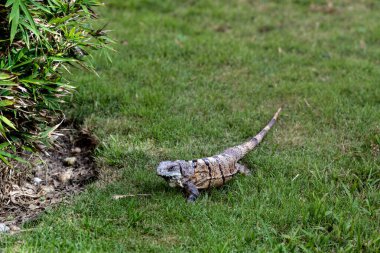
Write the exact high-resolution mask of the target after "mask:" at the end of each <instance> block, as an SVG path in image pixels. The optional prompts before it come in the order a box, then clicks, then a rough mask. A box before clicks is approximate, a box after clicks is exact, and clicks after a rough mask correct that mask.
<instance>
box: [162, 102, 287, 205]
mask: <svg viewBox="0 0 380 253" xmlns="http://www.w3.org/2000/svg"><path fill="white" fill-rule="evenodd" d="M280 111H281V108H280V109H278V111H277V112H276V114H275V115H274V116H273V118H272V119H271V121H269V123H268V125H266V126H265V127H264V129H263V130H261V131H260V133H258V134H257V135H256V136H255V137H253V138H251V139H250V140H248V141H246V142H244V143H243V144H240V145H237V146H234V147H232V148H229V149H226V150H225V151H223V152H222V153H220V154H218V155H215V156H211V157H206V158H201V159H195V160H192V161H184V160H177V161H163V162H161V163H160V164H159V165H158V167H157V175H159V176H161V177H162V178H164V179H165V180H166V181H167V182H168V183H169V186H171V187H181V188H183V189H185V192H186V194H187V200H188V201H189V202H193V201H195V200H196V199H197V197H198V196H199V189H209V188H211V187H218V186H222V185H224V184H225V183H226V182H227V181H229V180H230V179H231V178H232V177H233V176H234V175H235V174H237V173H243V174H249V170H248V169H247V168H246V167H245V166H244V165H241V164H239V163H238V161H239V160H240V159H242V158H243V157H244V156H245V155H246V154H247V153H248V152H249V151H251V150H252V149H254V148H255V147H256V146H257V145H258V144H259V143H260V142H261V141H262V139H263V138H264V136H265V135H266V133H267V132H268V131H269V130H270V129H271V128H272V126H273V125H274V124H275V123H276V120H277V117H278V115H279V113H280Z"/></svg>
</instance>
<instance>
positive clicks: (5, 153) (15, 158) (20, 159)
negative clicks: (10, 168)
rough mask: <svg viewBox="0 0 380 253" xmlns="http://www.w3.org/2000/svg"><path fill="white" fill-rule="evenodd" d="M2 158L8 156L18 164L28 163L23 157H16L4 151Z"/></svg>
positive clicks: (1, 151)
mask: <svg viewBox="0 0 380 253" xmlns="http://www.w3.org/2000/svg"><path fill="white" fill-rule="evenodd" d="M0 156H6V157H9V158H12V159H14V160H16V161H18V162H22V163H28V162H27V161H26V160H24V159H22V158H21V157H19V156H16V155H14V154H11V153H8V152H5V151H3V150H0ZM0 159H1V158H0ZM3 161H4V160H3Z"/></svg>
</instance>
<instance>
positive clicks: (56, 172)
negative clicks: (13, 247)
mask: <svg viewBox="0 0 380 253" xmlns="http://www.w3.org/2000/svg"><path fill="white" fill-rule="evenodd" d="M58 132H59V135H57V137H56V140H55V142H54V145H53V146H52V147H50V148H48V149H47V150H46V151H43V152H41V153H39V154H33V155H32V157H29V158H28V159H29V160H31V161H32V162H33V164H34V165H33V166H32V167H31V168H21V169H26V170H28V173H27V175H24V176H23V178H22V179H18V180H14V182H11V183H8V184H9V186H8V187H6V189H7V191H6V192H2V193H1V195H2V196H1V202H0V224H3V226H4V225H6V226H8V227H10V228H11V229H12V227H13V228H14V227H16V226H17V225H19V224H21V223H24V222H26V221H30V220H33V219H35V218H36V217H37V216H38V215H39V214H40V213H42V212H43V211H44V210H45V209H46V208H47V207H50V206H52V205H54V204H56V203H60V202H62V201H63V200H65V198H66V197H67V196H70V195H73V194H77V193H79V192H81V191H82V190H83V189H84V186H85V185H86V184H88V183H91V182H93V181H95V180H96V179H97V177H98V173H97V170H96V166H95V162H94V158H93V152H94V150H95V148H96V146H97V144H98V141H97V140H96V138H95V137H94V136H93V135H92V134H91V133H90V131H88V130H86V129H81V128H78V127H76V126H75V124H73V123H66V124H65V125H64V126H61V128H60V129H59V131H58ZM14 225H16V226H14ZM16 228H17V227H16Z"/></svg>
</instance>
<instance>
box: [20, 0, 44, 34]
mask: <svg viewBox="0 0 380 253" xmlns="http://www.w3.org/2000/svg"><path fill="white" fill-rule="evenodd" d="M20 7H21V10H22V12H23V13H24V14H25V17H26V19H27V20H28V22H29V24H30V26H31V27H29V28H28V29H29V30H30V31H32V32H33V33H34V34H35V35H36V36H37V37H39V34H40V33H39V32H38V30H37V28H36V24H35V23H34V20H33V18H32V16H31V15H30V13H29V11H28V9H27V8H26V6H25V4H24V3H23V2H22V1H20Z"/></svg>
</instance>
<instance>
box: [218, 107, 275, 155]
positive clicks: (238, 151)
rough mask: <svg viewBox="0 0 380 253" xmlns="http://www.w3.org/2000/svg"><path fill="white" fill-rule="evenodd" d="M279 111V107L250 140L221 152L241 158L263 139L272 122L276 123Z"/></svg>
mask: <svg viewBox="0 0 380 253" xmlns="http://www.w3.org/2000/svg"><path fill="white" fill-rule="evenodd" d="M280 112H281V108H279V109H278V110H277V112H276V113H275V114H274V116H273V118H272V119H271V120H270V121H269V123H268V124H267V125H266V126H265V127H264V128H263V130H261V131H260V133H258V134H257V135H256V136H255V137H253V138H251V139H250V140H248V141H246V142H245V143H243V144H241V145H237V146H234V147H232V148H229V149H227V150H225V151H224V152H223V154H227V155H230V156H233V157H235V158H236V160H239V159H241V158H243V157H244V156H245V155H246V154H247V153H248V152H249V151H251V150H252V149H254V148H255V147H256V146H257V145H258V144H259V143H260V142H261V141H262V140H263V138H264V136H265V135H266V134H267V132H268V131H269V130H270V129H271V128H272V126H273V125H274V123H276V121H277V117H278V115H279V114H280Z"/></svg>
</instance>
